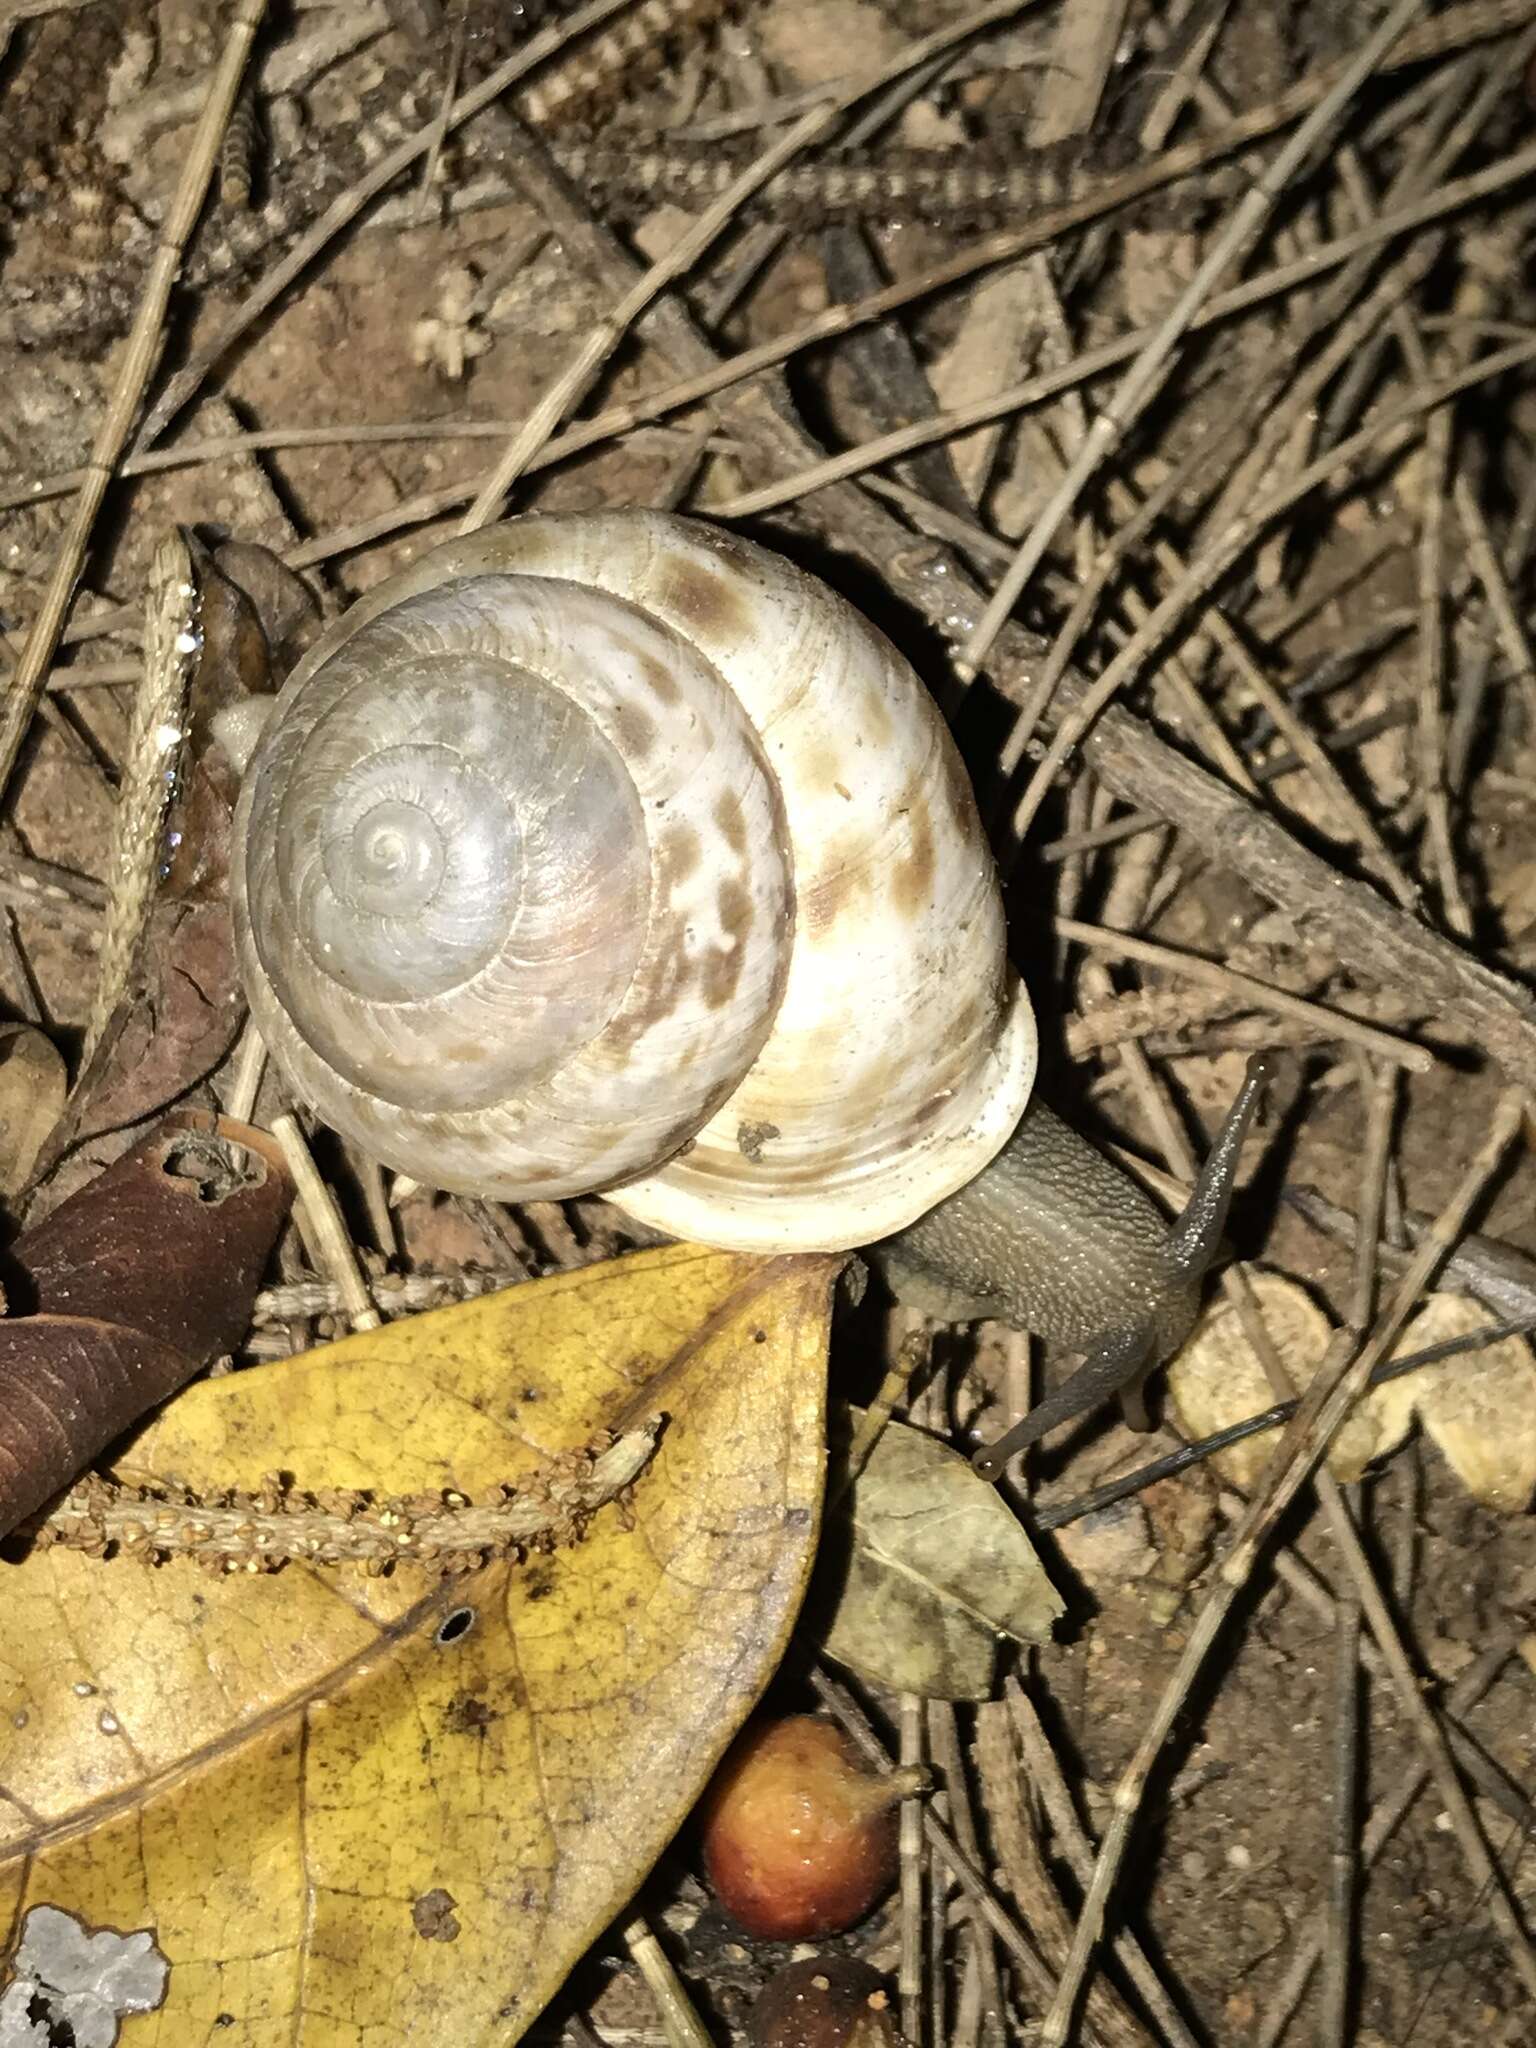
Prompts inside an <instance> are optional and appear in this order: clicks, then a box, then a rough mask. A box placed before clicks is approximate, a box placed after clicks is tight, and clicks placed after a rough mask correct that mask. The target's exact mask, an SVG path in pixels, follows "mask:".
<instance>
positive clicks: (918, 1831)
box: [896, 1692, 943, 2048]
mask: <svg viewBox="0 0 1536 2048" xmlns="http://www.w3.org/2000/svg"><path fill="white" fill-rule="evenodd" d="M897 1727H898V1731H899V1734H900V1738H901V1742H900V1748H899V1750H898V1752H897V1754H898V1756H899V1758H900V1761H901V1763H902V1764H903V1766H905V1767H907V1768H909V1769H912V1770H917V1769H920V1768H921V1766H922V1763H923V1703H922V1701H921V1699H919V1697H918V1696H917V1694H916V1693H911V1692H904V1693H903V1694H902V1695H901V1705H900V1708H899V1710H898V1720H897ZM897 1848H898V1855H899V1858H900V1867H901V1901H900V1902H901V1952H900V1958H899V1960H898V1962H897V1965H896V1995H897V1997H898V1998H899V2000H900V2002H901V2031H902V2036H903V2038H904V2040H906V2041H907V2042H908V2043H910V2048H922V2041H923V1802H922V1800H921V1799H920V1798H919V1797H918V1796H917V1795H916V1794H915V1793H914V1794H913V1795H912V1796H911V1797H910V1798H908V1799H903V1800H902V1802H901V1820H900V1835H899V1838H898V1844H897ZM939 1960H940V1959H939V1958H938V1957H937V1956H936V1957H935V1958H934V1970H935V1972H937V1970H938V1968H939ZM932 2048H943V2044H942V2042H941V2040H940V2039H939V2037H938V2036H937V2035H936V2036H935V2037H934V2040H933V2043H932Z"/></svg>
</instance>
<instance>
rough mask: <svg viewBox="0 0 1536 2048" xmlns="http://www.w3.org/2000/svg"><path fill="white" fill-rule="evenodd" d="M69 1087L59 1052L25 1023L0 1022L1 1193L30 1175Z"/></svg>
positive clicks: (23, 1183)
mask: <svg viewBox="0 0 1536 2048" xmlns="http://www.w3.org/2000/svg"><path fill="white" fill-rule="evenodd" d="M68 1088H69V1076H68V1074H67V1073H66V1071H65V1067H64V1059H63V1055H62V1054H61V1053H60V1051H59V1049H58V1047H57V1046H56V1045H55V1044H54V1043H53V1041H52V1039H50V1038H45V1037H44V1036H43V1034H42V1032H41V1031H37V1030H34V1028H33V1027H32V1025H30V1024H0V1195H14V1194H16V1193H17V1191H18V1190H19V1189H21V1188H24V1187H25V1186H26V1184H27V1182H28V1181H29V1180H30V1179H31V1178H32V1169H33V1167H34V1166H35V1165H36V1164H37V1158H38V1154H39V1153H40V1152H41V1151H42V1149H43V1146H44V1145H45V1143H46V1142H47V1139H48V1135H49V1133H50V1132H51V1131H52V1129H53V1127H54V1125H55V1124H56V1123H57V1122H58V1120H59V1116H60V1113H61V1111H62V1110H63V1108H64V1097H65V1095H66V1093H67V1092H68Z"/></svg>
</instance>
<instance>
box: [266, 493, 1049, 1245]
mask: <svg viewBox="0 0 1536 2048" xmlns="http://www.w3.org/2000/svg"><path fill="white" fill-rule="evenodd" d="M235 836H236V849H237V853H236V862H235V873H234V877H233V904H234V915H235V924H236V932H237V938H238V943H239V950H240V958H241V963H242V970H243V973H244V976H245V980H246V986H247V990H248V993H249V997H250V1002H251V1010H252V1014H253V1017H254V1020H255V1022H256V1024H257V1027H258V1028H259V1029H260V1031H261V1032H262V1033H263V1035H264V1036H265V1038H266V1040H267V1043H268V1045H269V1046H270V1048H271V1050H272V1052H273V1054H274V1055H275V1057H276V1058H277V1060H278V1062H279V1064H280V1065H281V1066H282V1068H283V1069H284V1070H285V1071H286V1073H287V1075H288V1077H289V1079H290V1081H291V1083H292V1085H293V1087H294V1089H295V1090H296V1092H297V1093H298V1094H299V1095H301V1096H302V1097H303V1098H304V1099H306V1100H307V1101H308V1102H310V1103H311V1104H312V1105H313V1106H314V1107H315V1108H316V1109H317V1110H318V1111H319V1113H320V1114H321V1116H322V1117H324V1118H325V1119H326V1121H327V1122H329V1123H330V1124H331V1125H333V1126H334V1128H336V1129H337V1130H339V1131H341V1132H342V1133H344V1134H345V1135H346V1136H348V1137H350V1138H352V1139H354V1140H355V1141H356V1142H357V1143H359V1144H360V1145H361V1146H363V1147H364V1148H365V1149H366V1150H368V1151H370V1152H372V1153H373V1154H375V1155H376V1156H377V1157H379V1158H380V1159H383V1160H384V1161H386V1162H387V1163H388V1164H390V1165H392V1166H394V1167H397V1168H399V1169H402V1170H403V1171H405V1172H407V1173H409V1174H411V1175H413V1176H414V1177H415V1178H417V1179H418V1180H421V1181H424V1182H426V1183H428V1184H430V1185H432V1186H435V1187H443V1188H450V1189H459V1190H475V1191H478V1192H481V1193H486V1194H492V1195H498V1196H501V1197H504V1198H513V1199H525V1200H527V1199H533V1198H536V1197H550V1196H563V1195H570V1194H576V1193H581V1192H586V1191H590V1190H594V1189H602V1190H604V1191H605V1192H608V1193H610V1194H612V1195H613V1196H614V1199H615V1200H617V1201H618V1202H619V1203H620V1204H621V1206H623V1207H624V1208H626V1209H627V1210H628V1211H629V1212H630V1213H631V1214H633V1215H635V1216H637V1217H639V1218H641V1219H642V1220H644V1221H646V1222H648V1223H652V1224H654V1225H656V1226H657V1227H658V1228H660V1229H663V1230H666V1231H669V1232H672V1233H673V1234H675V1235H677V1236H681V1237H691V1238H696V1239H701V1240H703V1241H705V1242H708V1243H714V1244H720V1245H725V1246H730V1247H738V1248H742V1249H749V1250H757V1249H761V1250H785V1249H828V1250H832V1249H842V1248H845V1247H848V1246H852V1245H856V1244H865V1243H869V1242H871V1241H873V1240H874V1239H876V1238H879V1237H882V1236H885V1235H886V1234H888V1233H889V1232H891V1231H894V1230H897V1229H900V1228H901V1227H903V1226H904V1225H905V1224H907V1223H909V1222H911V1221H912V1220H913V1218H914V1217H916V1216H918V1215H920V1214H922V1213H923V1212H924V1211H925V1210H927V1209H928V1208H930V1207H932V1206H933V1204H934V1203H936V1202H938V1201H940V1200H942V1199H943V1197H944V1196H946V1195H948V1194H950V1193H952V1192H953V1191H954V1190H955V1189H956V1188H958V1187H960V1186H961V1185H963V1184H964V1183H965V1182H966V1181H967V1180H969V1179H970V1178H971V1177H972V1175H974V1174H975V1173H976V1172H977V1171H979V1169H980V1168H981V1167H982V1166H983V1165H984V1164H985V1163H986V1162H987V1160H988V1159H990V1158H991V1157H992V1155H993V1154H994V1153H995V1152H996V1151H997V1150H998V1149H999V1147H1000V1146H1001V1145H1002V1144H1003V1142H1004V1140H1005V1139H1006V1138H1007V1136H1008V1135H1009V1133H1010V1131H1011V1130H1012V1129H1013V1127H1014V1125H1015V1123H1016V1122H1017V1121H1018V1118H1019V1115H1020V1113H1021V1112H1022V1109H1023V1107H1024V1104H1025V1102H1026V1100H1027V1098H1028V1095H1029V1090H1030V1086H1031V1083H1032V1080H1033V1076H1034V1063H1035V1035H1034V1027H1033V1020H1032V1018H1031V1015H1030V1012H1029V1008H1028V1004H1027V1002H1026V1001H1025V999H1024V997H1023V995H1022V993H1021V992H1020V990H1019V988H1018V985H1017V983H1016V981H1015V980H1014V978H1013V977H1012V976H1011V974H1010V972H1009V970H1008V968H1007V964H1006V957H1005V950H1004V934H1003V920H1002V907H1001V902H1000V898H999V894H998V888H997V882H996V877H995V874H994V871H993V868H992V864H991V861H990V858H989V857H988V854H987V851H986V847H985V842H984V839H983V836H982V832H981V827H980V823H979V820H978V818H977V815H976V808H975V802H974V799H973V797H972V794H971V789H970V785H969V783H968V781H967V779H966V776H965V772H964V769H963V767H962V765H961V763H960V760H959V756H958V754H957V753H956V751H955V748H954V745H953V743H952V741H951V740H950V737H949V734H948V732H947V731H946V729H945V727H944V725H943V723H942V721H941V720H940V718H939V716H938V714H937V712H936V711H935V709H934V707H933V705H932V703H931V701H930V699H929V698H928V696H927V693H926V692H925V690H924V689H923V686H922V685H921V683H920V682H919V681H918V679H917V678H916V676H915V675H914V674H913V672H912V670H911V669H910V668H909V667H908V665H907V664H906V662H905V661H904V660H903V659H902V658H901V656H900V655H898V654H897V653H896V651H895V650H894V648H892V647H891V645H890V644H889V642H887V641H886V640H885V639H884V638H883V637H882V636H881V635H880V634H879V633H877V632H876V631H875V630H874V628H873V627H871V626H870V625H868V624H867V623H866V622H865V621H864V620H863V619H862V618H861V617H860V616H859V615H858V613H856V612H855V611H854V610H853V609H852V608H851V607H850V606H849V605H847V604H846V603H844V601H843V600H842V599H841V598H839V597H837V596H836V595H834V594H833V593H832V592H831V591H829V590H827V589H825V588H824V587H823V586H822V585H820V584H818V583H817V582H815V581H814V580H813V579H812V578H810V577H808V576H806V575H804V574H802V573H801V572H800V571H798V570H796V569H794V568H793V567H791V566H790V565H789V564H788V563H786V562H783V561H781V560H780V559H779V558H778V557H776V556H774V555H771V554H769V553H767V552H765V551H764V550H763V549H761V548H758V547H755V546H753V545H751V544H750V543H748V542H745V541H742V540H739V539H736V538H734V537H733V536H730V535H727V534H723V533H720V532H717V531H716V530H714V529H712V528H710V527H707V526H704V525H701V524H699V523H697V522H695V521H692V520H686V519H680V518H675V517H670V516H666V515H662V514H656V513H646V512H623V513H610V514H596V515H575V516H567V517H543V516H539V517H530V518H525V519H518V520H513V521H511V522H509V523H508V524H506V525H504V526H499V527H493V528H489V529H486V530H484V531H482V532H480V533H477V534H474V535H472V536H470V537H468V538H465V539H461V540H455V541H452V542H450V543H448V544H447V545H446V546H444V547H441V548H438V549H436V550H435V551H434V552H432V553H430V554H428V555H426V556H424V557H423V558H422V559H421V560H420V561H419V562H417V563H415V564H413V565H412V566H411V567H410V568H408V569H406V570H405V571H404V572H403V573H401V574H400V575H398V576H396V577H393V578H392V579H390V580H389V581H388V582H386V583H384V584H382V585H380V587H379V588H378V589H376V590H374V591H373V592H371V593H370V594H369V595H368V596H367V597H366V598H364V599H363V600H362V602H360V603H359V604H357V605H355V606H354V607H353V608H352V609H351V610H350V611H349V612H348V613H347V614H346V615H345V617H343V618H342V619H341V620H339V621H338V622H337V623H336V624H335V625H333V626H332V627H331V628H330V629H329V630H328V631H327V632H325V633H324V634H323V635H322V636H321V637H320V639H319V640H318V641H317V642H316V644H315V645H314V647H313V648H312V649H311V650H310V652H309V654H308V655H307V656H306V657H305V659H304V660H303V661H302V662H301V664H300V665H299V667H298V668H297V669H296V670H295V671H294V673H293V675H292V677H291V678H290V679H289V681H288V683H287V685H286V687H285V688H284V690H283V693H282V695H281V697H280V698H279V700H278V703H277V707H276V711H275V713H274V716H273V718H272V721H271V723H270V724H269V726H268V728H267V730H266V733H265V735H264V737H263V740H262V743H261V745H260V746H259V748H258V749H257V752H256V755H255V758H254V760H253V762H252V764H251V768H250V772H249V774H248V775H247V777H246V780H245V784H244V788H243V790H242V794H241V801H240V809H239V813H238V815H237V821H236V835H235Z"/></svg>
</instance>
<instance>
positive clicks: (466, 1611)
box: [432, 1607, 475, 1649]
mask: <svg viewBox="0 0 1536 2048" xmlns="http://www.w3.org/2000/svg"><path fill="white" fill-rule="evenodd" d="M474 1625H475V1610H474V1609H473V1607H455V1609H454V1610H453V1612H452V1614H445V1615H444V1616H443V1618H442V1620H441V1621H440V1622H439V1623H438V1624H437V1634H436V1635H435V1636H434V1637H433V1638H432V1640H433V1641H434V1642H435V1643H436V1644H437V1645H438V1647H439V1648H440V1649H441V1648H442V1647H443V1645H444V1644H446V1643H456V1642H457V1641H458V1640H459V1638H460V1636H467V1635H468V1634H469V1632H470V1630H471V1629H472V1628H473V1627H474Z"/></svg>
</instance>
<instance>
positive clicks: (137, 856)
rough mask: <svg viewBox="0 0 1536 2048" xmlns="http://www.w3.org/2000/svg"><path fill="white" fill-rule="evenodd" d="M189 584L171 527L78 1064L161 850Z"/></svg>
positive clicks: (152, 580) (150, 610)
mask: <svg viewBox="0 0 1536 2048" xmlns="http://www.w3.org/2000/svg"><path fill="white" fill-rule="evenodd" d="M195 599H196V590H195V587H194V584H193V578H192V557H191V555H190V554H189V553H188V551H187V544H186V542H185V541H184V540H183V539H182V537H181V535H180V534H179V533H171V534H168V535H167V536H166V537H165V539H164V540H162V541H161V543H160V545H159V546H158V547H157V548H156V550H155V555H154V560H153V561H152V563H151V564H150V571H149V581H148V588H147V593H146V600H145V620H144V661H143V674H142V676H141V677H140V682H139V689H138V692H137V695H136V696H135V698H134V705H133V722H132V724H131V726H130V728H129V733H128V740H127V743H126V746H125V748H124V752H123V773H122V781H121V784H120V786H119V788H118V793H117V803H116V807H115V814H114V816H113V820H112V852H111V866H110V869H109V872H110V875H111V880H112V893H111V896H110V898H109V900H108V906H107V922H106V927H105V929H104V931H103V932H102V937H101V958H100V964H99V966H98V969H97V976H96V992H95V995H94V996H93V998H92V1001H91V1014H90V1020H89V1022H88V1023H87V1025H86V1029H85V1041H84V1044H83V1046H82V1048H81V1052H80V1064H79V1072H80V1074H81V1075H82V1076H84V1075H85V1074H87V1072H88V1070H89V1068H90V1063H91V1056H92V1054H93V1053H94V1052H95V1051H96V1048H97V1047H98V1046H99V1045H100V1043H101V1041H102V1038H103V1036H104V1035H105V1033H106V1030H107V1027H108V1025H109V1024H110V1022H111V1020H112V1017H113V1015H114V1014H115V1012H116V1010H117V1008H118V1005H119V1004H120V1003H121V1002H122V1000H123V998H124V996H125V995H127V993H128V990H129V985H130V982H131V981H132V978H133V974H134V970H135V966H136V963H137V961H138V957H139V952H140V948H141V945H142V944H143V941H144V935H145V930H146V928H147V926H148V924H149V919H150V913H151V910H152V909H153V907H154V898H155V882H156V879H157V877H158V874H159V869H160V863H161V860H162V859H163V858H164V853H165V848H164V827H165V816H166V812H167V811H168V810H169V808H170V803H171V794H172V790H173V789H174V787H175V781H176V770H177V764H178V762H179V761H180V760H181V757H182V754H183V751H184V749H185V746H186V729H185V728H186V720H185V717H184V715H183V714H184V712H185V709H186V701H187V687H188V683H189V680H190V677H191V672H192V663H193V658H194V656H195V654H196V651H197V645H198V640H197V635H196V632H195V631H194V620H195V616H196V612H195Z"/></svg>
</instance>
